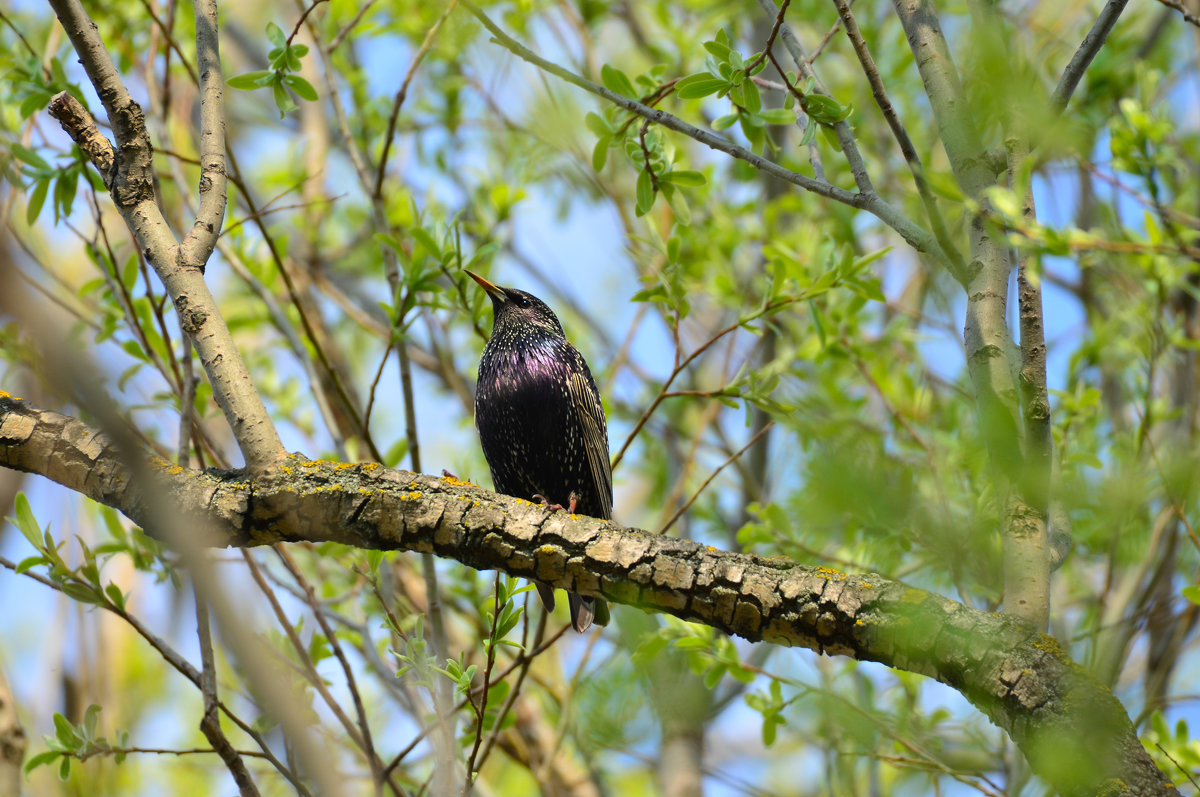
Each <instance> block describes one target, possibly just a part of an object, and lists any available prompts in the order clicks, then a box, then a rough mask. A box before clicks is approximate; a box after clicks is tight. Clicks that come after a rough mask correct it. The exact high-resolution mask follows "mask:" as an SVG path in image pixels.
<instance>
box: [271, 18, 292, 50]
mask: <svg viewBox="0 0 1200 797" xmlns="http://www.w3.org/2000/svg"><path fill="white" fill-rule="evenodd" d="M267 39H268V40H269V41H270V42H271V44H273V45H275V46H276V47H283V46H285V45H287V37H286V36H284V35H283V31H282V30H280V28H279V26H278V25H276V24H275V23H274V22H268V23H267Z"/></svg>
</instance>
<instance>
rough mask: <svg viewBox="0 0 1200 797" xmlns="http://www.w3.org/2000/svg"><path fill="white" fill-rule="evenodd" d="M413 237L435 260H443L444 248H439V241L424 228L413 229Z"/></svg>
mask: <svg viewBox="0 0 1200 797" xmlns="http://www.w3.org/2000/svg"><path fill="white" fill-rule="evenodd" d="M412 237H413V238H414V239H416V241H417V243H419V244H420V245H421V246H422V247H424V248H425V251H426V252H428V253H429V254H430V255H431V256H432V257H433V258H434V259H435V260H441V259H442V247H440V246H438V244H437V241H435V240H434V239H433V236H432V235H430V234H429V231H428V230H426V229H425V228H423V227H413V229H412Z"/></svg>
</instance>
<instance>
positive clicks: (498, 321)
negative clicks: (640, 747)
mask: <svg viewBox="0 0 1200 797" xmlns="http://www.w3.org/2000/svg"><path fill="white" fill-rule="evenodd" d="M467 273H468V274H469V275H470V276H471V277H472V278H473V279H474V280H475V281H476V282H478V283H479V284H480V285H481V286H482V287H483V288H484V290H486V291H487V292H488V295H489V296H490V297H491V300H492V310H493V312H494V314H495V325H494V327H493V329H492V337H491V338H490V339H489V340H488V342H487V346H485V347H484V349H483V357H482V358H481V359H480V361H479V382H478V384H477V385H476V388H475V427H476V428H477V429H478V430H479V440H480V443H482V445H483V455H484V457H486V458H487V462H488V467H489V468H490V469H491V471H492V482H493V485H494V487H495V490H496V492H498V493H504V494H505V495H511V496H515V497H517V498H524V499H526V500H529V501H536V500H538V496H542V497H545V499H546V500H547V501H548V502H549V503H551V504H559V505H561V506H564V507H566V506H568V505H569V504H570V501H571V497H572V493H574V494H575V496H576V498H577V500H576V504H575V511H576V512H577V513H578V514H581V515H589V516H591V517H598V518H605V519H608V518H611V517H612V504H613V498H612V471H611V470H610V468H609V460H608V428H607V425H606V423H605V419H604V407H603V405H602V404H601V402H600V392H599V391H598V390H597V389H596V382H595V380H593V379H592V373H591V371H590V370H589V369H588V366H587V363H586V362H585V361H584V359H583V355H581V354H580V353H579V351H578V350H576V348H575V347H574V346H572V345H571V344H570V342H568V341H567V339H566V336H565V335H564V334H563V329H562V325H561V324H560V323H559V322H558V318H557V317H556V316H555V315H554V312H553V311H552V310H551V309H550V308H549V307H547V306H546V304H545V303H544V302H542V301H541V300H540V299H538V298H537V297H536V296H532V295H530V294H528V293H526V292H524V291H519V290H516V289H515V288H501V287H498V286H496V285H493V284H492V283H490V282H488V281H487V280H485V279H483V278H482V277H480V276H478V275H477V274H472V273H471V272H469V271H468V272H467ZM535 584H537V587H538V593H539V594H540V595H541V597H542V602H543V603H545V604H546V608H547V609H548V610H549V609H553V608H554V590H553V589H551V588H550V587H549V586H547V585H545V584H540V583H537V582H535ZM568 598H570V608H571V623H572V625H574V627H575V630H577V631H580V632H582V631H584V630H586V629H587V627H588V626H589V625H590V624H591V623H592V621H593V619H595V621H596V622H597V623H599V624H600V625H604V624H606V623H607V621H608V607H607V604H605V602H604V600H603V599H601V598H590V597H581V596H579V595H575V594H573V593H568Z"/></svg>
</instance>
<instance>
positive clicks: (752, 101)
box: [742, 80, 762, 113]
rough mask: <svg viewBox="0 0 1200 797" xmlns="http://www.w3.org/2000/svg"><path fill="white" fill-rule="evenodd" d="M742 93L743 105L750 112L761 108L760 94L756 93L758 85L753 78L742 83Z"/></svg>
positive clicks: (756, 111) (755, 111)
mask: <svg viewBox="0 0 1200 797" xmlns="http://www.w3.org/2000/svg"><path fill="white" fill-rule="evenodd" d="M742 94H743V96H744V97H745V101H744V103H743V104H744V105H745V108H746V110H747V111H749V112H750V113H758V112H759V111H761V110H762V95H760V94H759V93H758V85H757V84H756V83H755V82H754V81H753V80H747V81H746V82H745V83H743V84H742Z"/></svg>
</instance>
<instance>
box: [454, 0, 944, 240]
mask: <svg viewBox="0 0 1200 797" xmlns="http://www.w3.org/2000/svg"><path fill="white" fill-rule="evenodd" d="M461 2H462V5H464V6H465V7H466V8H467V9H468V10H469V11H470V12H471V13H472V14H474V15H475V17H476V18H477V19H479V21H480V22H481V23H483V26H484V27H485V28H487V29H488V31H489V32H490V33H491V34H492V36H493V37H494V38H495V41H496V43H497V44H499V45H500V46H502V47H504V48H505V49H506V50H508V51H510V52H512V53H513V54H514V55H516V56H518V57H520V58H521V59H522V60H525V61H528V62H529V63H531V64H534V65H535V66H538V67H540V68H541V69H543V70H545V71H546V72H549V73H550V74H552V75H554V76H556V77H558V78H560V79H562V80H565V81H566V82H568V83H571V84H573V85H575V86H578V87H579V88H581V89H583V90H584V91H587V92H590V93H592V94H595V95H596V96H598V97H602V98H604V99H606V100H608V101H609V102H611V103H613V104H614V105H618V106H620V107H622V108H624V109H625V110H627V111H629V112H631V113H635V114H637V115H638V116H641V117H642V118H645V119H649V120H650V121H651V122H654V123H655V124H659V125H662V126H663V127H665V128H667V129H668V130H674V131H675V132H676V133H682V134H683V135H685V136H687V137H689V138H691V139H694V140H695V141H698V142H699V143H701V144H703V145H705V146H706V147H709V148H711V149H715V150H717V151H718V152H724V153H725V154H726V155H730V156H731V157H734V158H737V159H738V160H742V161H745V162H746V163H749V164H750V165H751V166H753V167H755V168H756V169H758V170H759V171H761V172H764V173H766V174H769V175H771V176H772V177H777V178H779V179H780V180H784V181H785V182H788V183H791V184H792V185H796V186H799V187H800V188H803V189H804V190H806V191H811V192H812V193H814V194H817V195H818V196H823V197H825V198H827V199H832V200H834V201H837V202H841V203H842V204H844V205H849V206H850V207H854V208H858V209H860V210H865V211H867V212H868V213H870V214H872V215H873V216H875V217H876V218H878V219H879V220H880V221H882V222H883V223H884V224H886V225H887V226H889V227H891V228H892V229H893V230H895V231H896V232H897V233H898V234H899V235H900V237H901V238H903V239H904V240H905V241H907V242H908V243H909V244H910V245H911V246H912V247H913V248H914V249H916V250H917V251H918V252H921V253H923V254H926V255H928V256H930V257H934V258H938V259H944V258H945V253H944V252H942V249H941V246H940V245H939V244H938V242H937V240H936V239H935V238H934V237H933V234H932V233H930V232H929V231H928V230H925V229H923V228H922V227H921V226H920V225H918V224H917V223H916V222H914V221H913V220H912V219H909V218H908V217H907V216H905V215H904V214H902V213H900V212H899V211H898V210H897V209H896V208H894V207H893V206H892V205H890V204H889V203H888V202H887V201H886V200H884V199H883V198H882V197H880V196H879V195H878V194H877V193H874V192H873V191H872V192H869V193H867V192H863V191H861V190H860V191H858V192H852V191H847V190H845V189H844V188H838V187H837V186H835V185H831V184H830V183H827V182H824V181H821V180H814V179H813V178H811V177H807V176H805V175H803V174H798V173H796V172H793V171H790V170H788V169H785V168H784V167H782V166H780V165H779V164H777V163H773V162H772V161H769V160H767V159H766V158H763V157H761V156H759V155H756V154H754V153H753V152H751V151H750V150H748V149H745V148H744V147H739V146H737V145H736V144H734V143H733V142H731V141H729V140H727V139H724V138H722V137H720V136H718V135H715V134H713V133H710V132H709V131H707V130H702V129H700V128H698V127H695V126H693V125H690V124H688V123H687V122H684V121H683V120H682V119H680V118H679V117H677V116H673V115H671V114H669V113H667V112H666V111H661V110H658V109H656V108H651V107H649V106H647V105H644V104H642V103H640V102H638V101H637V100H634V99H631V98H629V97H623V96H621V95H620V94H617V93H616V92H614V91H610V90H609V89H607V88H605V87H604V86H601V85H600V84H598V83H594V82H592V81H590V80H588V79H587V78H584V77H581V76H580V75H576V74H575V73H573V72H570V71H568V70H566V69H564V68H562V67H561V66H559V65H557V64H555V63H552V62H550V61H547V60H546V59H544V58H542V57H541V56H539V55H538V54H537V53H535V52H533V51H532V50H530V49H529V48H528V47H526V46H525V45H523V44H521V43H520V42H518V41H517V40H516V39H513V38H512V37H511V36H509V35H508V34H506V33H505V32H504V31H503V30H501V29H500V27H499V26H497V25H496V23H495V22H493V21H492V20H491V18H489V17H488V16H487V15H486V14H484V13H483V11H481V10H480V9H479V7H478V6H476V5H475V4H474V3H472V2H471V1H470V0H461ZM781 35H783V36H785V40H786V33H784V34H781Z"/></svg>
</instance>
